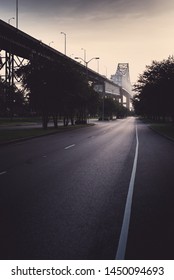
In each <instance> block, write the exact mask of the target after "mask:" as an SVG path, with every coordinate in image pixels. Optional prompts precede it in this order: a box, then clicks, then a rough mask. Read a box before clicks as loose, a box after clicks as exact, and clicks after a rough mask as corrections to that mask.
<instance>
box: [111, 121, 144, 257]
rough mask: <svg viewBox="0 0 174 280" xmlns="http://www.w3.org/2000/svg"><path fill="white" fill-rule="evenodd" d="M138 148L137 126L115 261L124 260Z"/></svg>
mask: <svg viewBox="0 0 174 280" xmlns="http://www.w3.org/2000/svg"><path fill="white" fill-rule="evenodd" d="M138 147H139V140H138V131H137V126H136V150H135V157H134V163H133V168H132V174H131V179H130V183H129V190H128V195H127V200H126V206H125V211H124V217H123V224H122V228H121V233H120V238H119V243H118V249H117V253H116V260H124V257H125V252H126V245H127V238H128V230H129V224H130V216H131V206H132V196H133V191H134V182H135V175H136V169H137V159H138Z"/></svg>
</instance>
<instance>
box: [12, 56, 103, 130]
mask: <svg viewBox="0 0 174 280" xmlns="http://www.w3.org/2000/svg"><path fill="white" fill-rule="evenodd" d="M17 74H18V76H20V77H21V78H22V83H23V86H24V88H25V89H27V90H28V91H29V100H30V104H31V106H32V107H33V109H34V110H36V111H37V112H39V113H40V114H42V120H43V127H44V128H47V124H48V120H49V116H50V115H51V116H53V119H54V125H55V127H57V117H58V115H61V116H63V117H64V125H67V124H68V120H69V119H71V123H72V124H73V123H74V118H75V117H76V118H78V120H79V122H82V121H85V120H86V119H87V114H88V111H89V110H90V106H91V101H90V100H91V99H93V101H94V99H96V96H95V94H94V92H93V90H92V89H91V87H90V86H89V84H88V81H87V79H86V76H85V75H84V74H82V73H80V72H79V71H77V70H76V69H73V68H72V65H71V64H69V63H68V62H66V64H64V63H63V62H58V61H55V62H53V61H50V60H48V59H43V58H42V57H39V56H36V57H33V59H32V60H31V62H30V63H29V64H28V65H25V66H22V67H21V68H20V69H19V70H18V71H17ZM96 102H97V101H96Z"/></svg>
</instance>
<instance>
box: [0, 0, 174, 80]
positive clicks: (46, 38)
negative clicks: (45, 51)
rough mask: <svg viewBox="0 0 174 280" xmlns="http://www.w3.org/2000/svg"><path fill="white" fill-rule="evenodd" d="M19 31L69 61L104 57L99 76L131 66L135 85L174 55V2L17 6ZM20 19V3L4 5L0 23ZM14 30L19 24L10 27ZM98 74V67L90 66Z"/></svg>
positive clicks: (49, 1)
mask: <svg viewBox="0 0 174 280" xmlns="http://www.w3.org/2000/svg"><path fill="white" fill-rule="evenodd" d="M18 2H19V29H21V30H23V31H24V32H26V33H29V34H30V35H31V36H33V37H35V38H37V39H39V40H42V41H43V42H44V43H46V44H49V43H50V42H52V41H54V43H51V46H52V47H53V48H55V49H57V50H59V51H61V52H64V35H62V34H60V32H61V31H63V32H65V33H66V34H67V55H68V56H71V57H72V58H74V57H75V56H80V57H82V58H83V57H84V51H83V50H81V48H84V49H85V50H86V54H87V60H89V59H91V58H92V57H95V56H99V57H100V61H99V72H100V74H104V75H106V73H107V77H108V78H110V76H111V75H112V74H114V73H115V71H116V67H117V64H118V63H119V62H126V63H129V67H130V77H131V81H132V83H134V82H136V80H137V77H138V75H139V74H141V73H142V72H143V71H144V69H145V65H149V64H151V62H152V60H162V59H164V58H167V57H168V56H169V55H173V54H174V1H173V0H106V1H104V0H100V1H99V0H88V1H87V0H84V1H82V0H42V1H41V0H30V1H29V0H18ZM11 17H16V0H0V18H1V19H2V20H4V21H6V22H8V20H9V19H10V18H11ZM10 23H11V25H14V26H15V20H13V19H12V20H11V21H10ZM89 67H91V68H92V69H94V70H95V71H97V69H98V65H97V61H95V60H93V61H91V62H90V63H89Z"/></svg>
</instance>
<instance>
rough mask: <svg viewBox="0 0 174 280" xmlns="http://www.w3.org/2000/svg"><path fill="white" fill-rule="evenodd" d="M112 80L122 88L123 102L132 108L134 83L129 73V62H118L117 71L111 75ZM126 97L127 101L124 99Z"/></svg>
mask: <svg viewBox="0 0 174 280" xmlns="http://www.w3.org/2000/svg"><path fill="white" fill-rule="evenodd" d="M111 80H112V81H113V82H114V83H115V84H117V85H118V86H119V87H120V88H121V103H122V105H125V106H126V108H128V109H130V100H131V97H132V85H131V82H130V75H129V63H118V66H117V70H116V73H115V74H114V75H111ZM124 97H125V98H126V102H125V101H124Z"/></svg>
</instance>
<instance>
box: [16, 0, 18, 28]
mask: <svg viewBox="0 0 174 280" xmlns="http://www.w3.org/2000/svg"><path fill="white" fill-rule="evenodd" d="M16 28H18V0H16Z"/></svg>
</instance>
